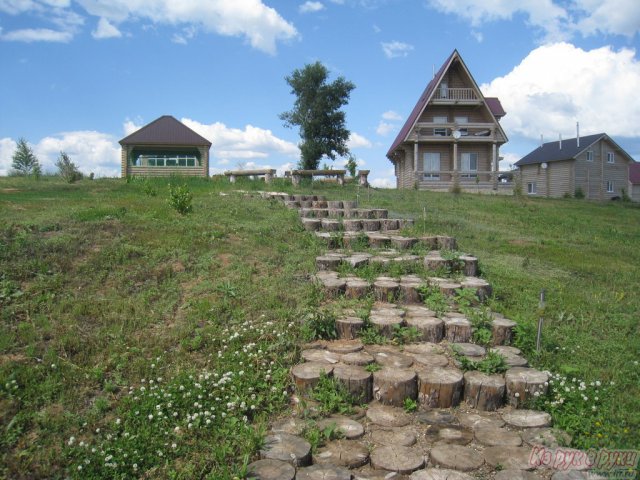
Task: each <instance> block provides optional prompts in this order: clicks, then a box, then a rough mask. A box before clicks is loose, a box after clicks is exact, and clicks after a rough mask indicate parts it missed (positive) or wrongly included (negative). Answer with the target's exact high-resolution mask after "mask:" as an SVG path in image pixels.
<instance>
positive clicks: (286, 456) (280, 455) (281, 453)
mask: <svg viewBox="0 0 640 480" xmlns="http://www.w3.org/2000/svg"><path fill="white" fill-rule="evenodd" d="M260 457H261V458H262V459H270V460H281V461H284V462H288V463H290V464H291V465H293V466H294V467H304V466H307V465H311V445H310V444H309V442H307V441H306V440H305V439H304V438H302V437H298V436H296V435H289V434H288V433H274V434H273V435H267V436H266V437H265V439H264V446H263V447H262V449H261V450H260Z"/></svg>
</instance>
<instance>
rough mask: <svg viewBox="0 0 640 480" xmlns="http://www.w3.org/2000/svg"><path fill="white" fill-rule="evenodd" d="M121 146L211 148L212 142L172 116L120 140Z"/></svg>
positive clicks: (163, 117)
mask: <svg viewBox="0 0 640 480" xmlns="http://www.w3.org/2000/svg"><path fill="white" fill-rule="evenodd" d="M120 145H180V146H196V145H198V146H199V145H205V146H207V147H211V142H210V141H209V140H207V139H206V138H204V137H203V136H201V135H199V134H197V133H196V132H194V131H193V130H191V129H190V128H189V127H187V126H186V125H185V124H184V123H181V122H179V121H178V120H176V119H175V118H174V117H172V116H171V115H163V116H162V117H160V118H156V119H155V120H154V121H153V122H151V123H149V124H147V125H145V126H144V127H142V128H141V129H140V130H136V131H135V132H133V133H132V134H131V135H129V136H126V137H124V138H123V139H122V140H120Z"/></svg>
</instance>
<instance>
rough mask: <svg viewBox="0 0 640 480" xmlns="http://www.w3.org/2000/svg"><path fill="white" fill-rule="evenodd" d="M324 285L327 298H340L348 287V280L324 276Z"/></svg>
mask: <svg viewBox="0 0 640 480" xmlns="http://www.w3.org/2000/svg"><path fill="white" fill-rule="evenodd" d="M322 285H323V287H324V293H325V295H326V296H327V298H338V297H339V296H340V295H342V294H343V293H344V292H345V290H346V288H347V282H346V281H345V280H344V279H342V278H337V277H325V278H323V279H322Z"/></svg>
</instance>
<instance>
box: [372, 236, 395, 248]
mask: <svg viewBox="0 0 640 480" xmlns="http://www.w3.org/2000/svg"><path fill="white" fill-rule="evenodd" d="M367 238H368V239H369V246H370V247H373V248H385V247H388V246H389V245H390V244H391V239H390V238H389V235H384V234H381V233H367Z"/></svg>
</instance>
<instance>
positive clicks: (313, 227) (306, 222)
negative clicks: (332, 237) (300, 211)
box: [302, 218, 322, 232]
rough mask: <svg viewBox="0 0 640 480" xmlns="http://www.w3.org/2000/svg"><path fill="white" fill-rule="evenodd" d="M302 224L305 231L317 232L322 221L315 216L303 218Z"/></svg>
mask: <svg viewBox="0 0 640 480" xmlns="http://www.w3.org/2000/svg"><path fill="white" fill-rule="evenodd" d="M302 226H303V227H304V229H305V230H306V231H307V232H317V231H318V230H320V229H321V228H322V222H321V221H320V220H318V219H317V218H303V219H302Z"/></svg>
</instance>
